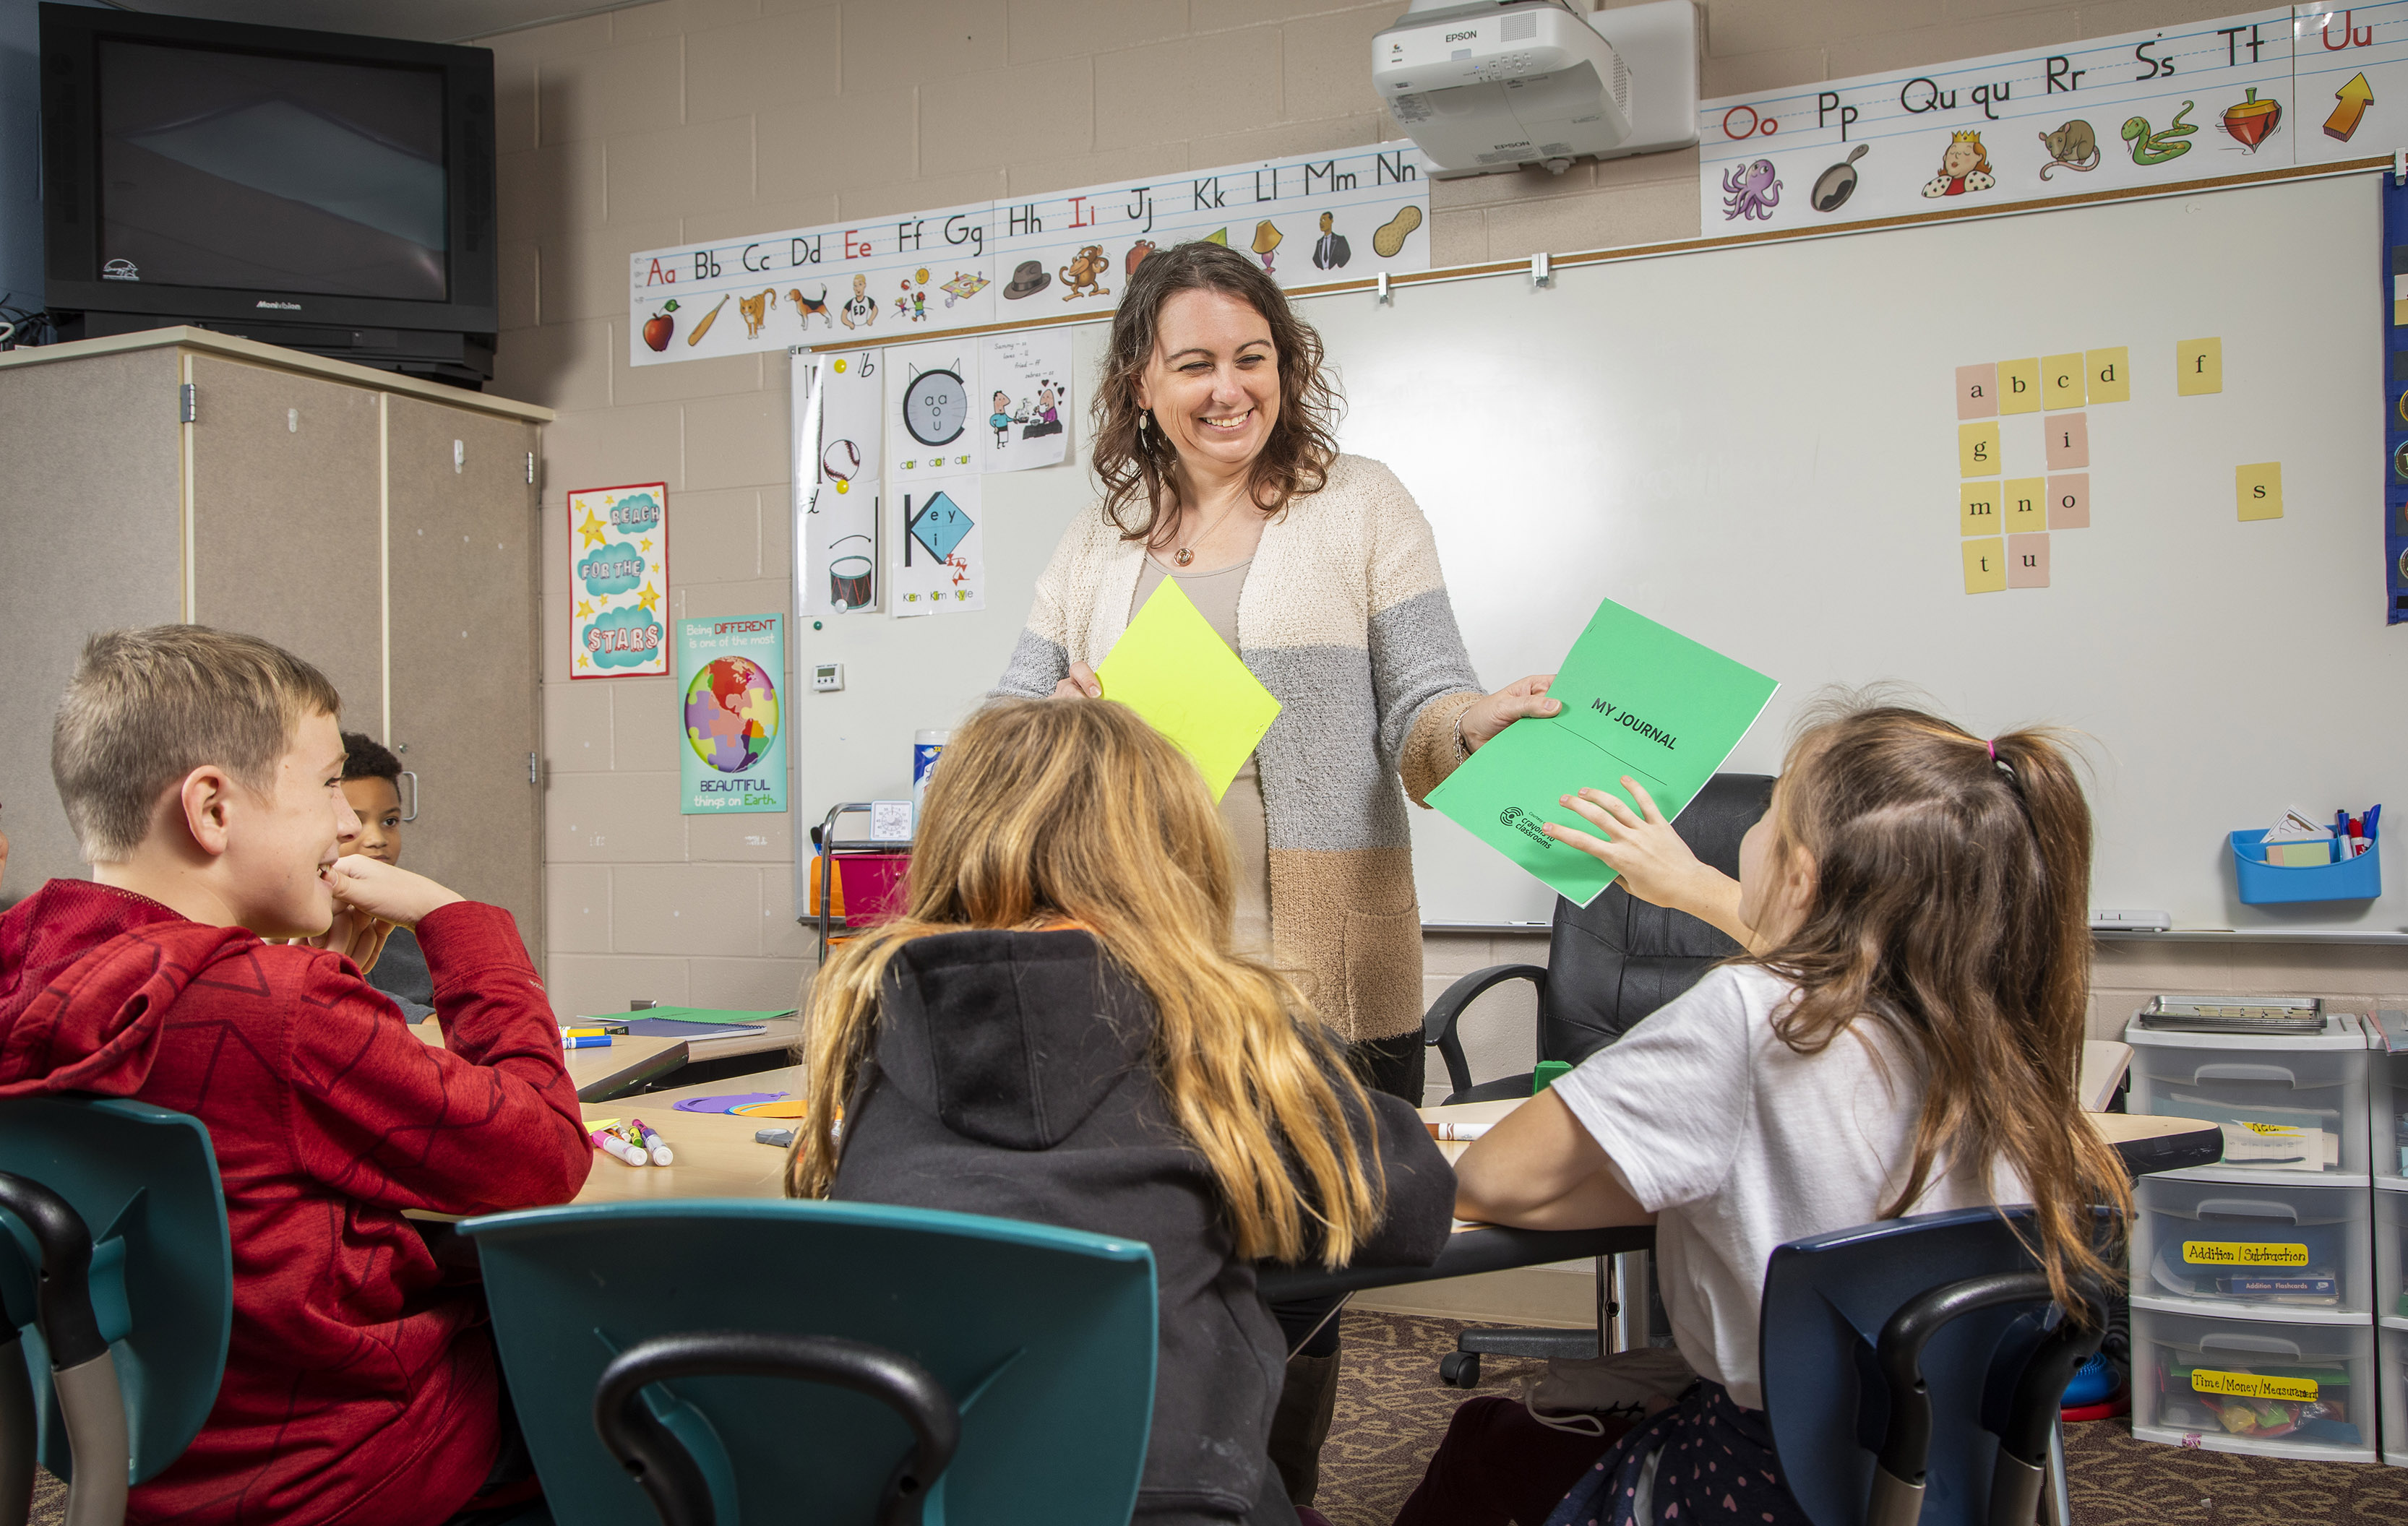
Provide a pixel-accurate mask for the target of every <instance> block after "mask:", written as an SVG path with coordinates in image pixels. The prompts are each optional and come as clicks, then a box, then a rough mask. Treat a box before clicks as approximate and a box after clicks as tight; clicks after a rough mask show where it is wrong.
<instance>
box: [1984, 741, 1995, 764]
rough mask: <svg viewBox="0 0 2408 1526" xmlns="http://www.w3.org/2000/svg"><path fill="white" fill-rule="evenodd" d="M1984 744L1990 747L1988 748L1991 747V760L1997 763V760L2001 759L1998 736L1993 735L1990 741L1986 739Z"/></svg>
mask: <svg viewBox="0 0 2408 1526" xmlns="http://www.w3.org/2000/svg"><path fill="white" fill-rule="evenodd" d="M1982 745H1983V746H1984V747H1985V748H1988V749H1990V761H1991V762H1992V763H1997V762H1998V761H1999V743H1998V738H1996V737H1992V738H1991V739H1990V740H1989V741H1986V742H1985V743H1983V744H1982Z"/></svg>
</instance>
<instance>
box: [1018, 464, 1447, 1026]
mask: <svg viewBox="0 0 2408 1526" xmlns="http://www.w3.org/2000/svg"><path fill="white" fill-rule="evenodd" d="M1144 557H1145V548H1144V547H1143V546H1142V545H1140V544H1139V543H1137V542H1134V541H1126V540H1123V539H1122V538H1121V535H1120V532H1119V531H1118V530H1116V529H1114V528H1113V527H1112V526H1111V524H1109V523H1107V522H1105V520H1104V517H1103V515H1102V513H1101V512H1100V508H1098V510H1097V511H1094V512H1090V513H1088V514H1086V515H1085V516H1083V517H1082V518H1081V519H1080V520H1079V521H1077V522H1075V523H1073V524H1072V525H1071V527H1070V528H1069V530H1068V532H1066V533H1065V534H1064V535H1063V536H1062V543H1061V545H1060V546H1059V547H1057V548H1056V549H1055V550H1054V560H1053V562H1052V563H1050V564H1049V565H1048V566H1047V567H1046V569H1045V575H1044V576H1043V577H1042V578H1039V579H1038V582H1037V600H1036V603H1035V604H1034V605H1033V606H1031V607H1030V609H1029V612H1028V626H1027V628H1026V629H1025V630H1024V631H1022V632H1021V634H1020V644H1019V646H1018V647H1017V648H1015V649H1013V651H1012V654H1011V666H1010V667H1009V668H1007V669H1006V670H1005V672H1004V675H1003V680H1002V682H1001V683H999V684H998V685H996V692H998V693H1004V694H1023V695H1030V696H1038V695H1045V694H1050V693H1052V692H1054V685H1055V684H1056V683H1058V682H1060V681H1061V679H1062V677H1063V676H1064V675H1065V674H1067V673H1068V671H1069V665H1070V664H1071V663H1074V662H1083V663H1087V664H1088V665H1090V666H1094V665H1095V664H1097V663H1101V662H1102V661H1103V659H1104V654H1105V653H1106V652H1109V651H1111V649H1112V644H1113V643H1114V642H1116V641H1118V640H1119V639H1120V637H1121V633H1122V632H1123V631H1124V630H1125V629H1126V628H1127V626H1128V614H1129V601H1130V599H1131V598H1133V597H1134V596H1135V595H1136V593H1137V581H1138V576H1139V574H1140V571H1142V568H1143V561H1144ZM1238 655H1239V657H1240V658H1241V659H1242V660H1243V661H1244V663H1245V664H1246V666H1247V667H1248V668H1249V669H1251V670H1252V671H1253V673H1254V677H1257V678H1259V679H1261V680H1262V683H1263V686H1264V687H1265V688H1267V689H1269V691H1270V692H1271V693H1272V694H1273V695H1274V696H1275V697H1276V698H1277V699H1278V700H1279V702H1280V706H1281V709H1280V714H1279V719H1278V720H1274V721H1272V722H1271V729H1270V730H1269V732H1268V733H1266V734H1264V736H1263V740H1262V745H1261V746H1260V747H1259V748H1258V749H1256V752H1255V757H1256V761H1257V763H1258V765H1259V767H1260V769H1261V772H1262V780H1263V814H1264V816H1265V817H1266V819H1267V821H1268V825H1269V837H1270V876H1271V947H1272V950H1273V953H1274V955H1275V957H1276V958H1277V960H1278V962H1279V963H1280V964H1281V965H1282V966H1283V968H1286V969H1288V970H1290V971H1292V972H1294V973H1296V974H1297V975H1298V976H1299V977H1302V979H1303V981H1304V983H1305V985H1306V987H1307V992H1308V994H1309V995H1311V997H1312V1001H1313V1005H1315V1006H1316V1007H1318V1008H1319V1009H1320V1011H1321V1014H1322V1016H1323V1017H1324V1018H1325V1019H1326V1020H1328V1021H1329V1023H1330V1024H1331V1025H1332V1026H1333V1027H1334V1028H1336V1029H1337V1031H1338V1032H1339V1033H1340V1034H1341V1035H1343V1036H1344V1037H1346V1038H1348V1039H1368V1038H1394V1037H1396V1036H1397V1035H1398V1034H1408V1033H1412V1032H1414V1031H1416V1030H1418V1029H1419V1028H1420V1026H1421V1020H1422V937H1421V909H1420V906H1419V903H1418V902H1417V901H1416V899H1415V897H1414V894H1413V867H1412V840H1411V836H1410V834H1409V832H1408V830H1407V826H1406V816H1405V797H1406V796H1407V795H1411V796H1412V799H1413V801H1414V803H1415V804H1420V803H1421V802H1422V798H1423V796H1425V795H1426V794H1427V793H1428V792H1430V791H1431V790H1432V789H1434V788H1436V787H1437V785H1438V783H1439V781H1440V780H1441V779H1443V778H1445V777H1447V775H1449V774H1451V773H1453V772H1454V771H1455V764H1456V763H1458V762H1459V761H1460V759H1459V757H1458V755H1457V753H1456V750H1455V720H1456V718H1457V717H1459V716H1460V715H1462V713H1463V711H1464V709H1465V708H1466V707H1467V706H1469V705H1470V704H1471V702H1472V701H1474V700H1476V699H1478V698H1479V697H1480V695H1481V693H1482V690H1481V688H1480V680H1479V677H1478V676H1477V675H1475V674H1474V673H1473V672H1472V671H1471V660H1470V658H1469V656H1468V655H1467V654H1466V653H1465V651H1464V649H1463V636H1462V634H1461V633H1460V632H1459V631H1458V630H1457V629H1456V628H1455V606H1453V605H1452V604H1451V603H1449V602H1448V600H1447V596H1446V582H1445V579H1444V578H1443V577H1442V576H1441V573H1440V571H1439V564H1438V547H1437V543H1436V542H1435V541H1434V540H1433V539H1432V537H1431V535H1430V528H1429V521H1427V520H1425V519H1424V518H1422V512H1421V510H1420V509H1419V508H1417V507H1415V506H1414V504H1413V500H1412V494H1410V493H1408V492H1405V489H1404V485H1403V484H1402V483H1400V482H1398V480H1397V478H1396V476H1395V474H1394V473H1392V472H1390V471H1389V470H1388V469H1387V468H1386V467H1385V466H1383V465H1381V464H1379V463H1378V462H1376V461H1367V460H1365V459H1364V458H1362V457H1360V456H1340V457H1339V458H1338V460H1337V461H1336V462H1335V463H1334V464H1332V465H1331V467H1330V470H1329V480H1328V484H1327V485H1326V487H1324V488H1323V489H1322V491H1321V492H1316V493H1314V494H1312V496H1310V497H1306V498H1299V499H1297V500H1296V501H1295V502H1294V503H1292V504H1291V505H1290V506H1289V507H1288V510H1287V512H1286V513H1285V514H1283V515H1281V516H1279V517H1278V518H1276V519H1274V520H1272V521H1270V522H1269V524H1267V525H1265V526H1264V527H1263V539H1262V544H1261V546H1260V547H1258V548H1257V549H1255V551H1254V566H1253V568H1252V569H1251V570H1250V571H1249V572H1248V573H1247V574H1246V586H1245V589H1244V592H1242V593H1240V596H1239V599H1238ZM1399 777H1401V778H1402V780H1403V784H1404V788H1403V790H1401V791H1399V790H1398V779H1399Z"/></svg>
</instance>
